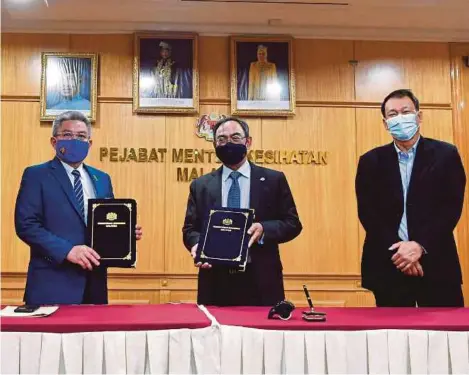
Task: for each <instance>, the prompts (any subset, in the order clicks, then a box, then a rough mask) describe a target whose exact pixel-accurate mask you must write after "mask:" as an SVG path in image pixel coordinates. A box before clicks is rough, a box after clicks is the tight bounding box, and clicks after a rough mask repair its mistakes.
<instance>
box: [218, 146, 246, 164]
mask: <svg viewBox="0 0 469 375" xmlns="http://www.w3.org/2000/svg"><path fill="white" fill-rule="evenodd" d="M247 153H248V149H247V147H246V145H243V144H242V143H231V142H228V143H227V144H225V145H223V146H217V147H216V148H215V154H216V155H217V157H218V159H220V160H221V162H222V163H223V164H225V165H236V164H238V163H240V162H241V160H243V159H244V157H245V156H246V154H247Z"/></svg>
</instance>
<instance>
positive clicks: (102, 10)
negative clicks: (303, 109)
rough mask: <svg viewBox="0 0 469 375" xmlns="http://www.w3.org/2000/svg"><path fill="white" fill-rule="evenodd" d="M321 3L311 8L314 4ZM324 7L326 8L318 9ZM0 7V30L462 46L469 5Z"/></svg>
mask: <svg viewBox="0 0 469 375" xmlns="http://www.w3.org/2000/svg"><path fill="white" fill-rule="evenodd" d="M319 2H321V3H322V4H314V3H319ZM325 2H327V3H330V4H329V5H326V4H324V3H325ZM47 3H48V6H47V5H46V1H45V0H2V31H3V32H5V31H7V32H28V31H30V32H66V33H68V32H70V33H72V32H73V33H115V32H133V31H139V30H164V31H193V32H198V33H201V34H208V35H220V34H222V35H223V34H291V35H294V36H297V37H312V38H336V39H337V38H338V39H383V40H422V41H427V40H428V41H434V40H435V41H469V0H391V1H389V0H47Z"/></svg>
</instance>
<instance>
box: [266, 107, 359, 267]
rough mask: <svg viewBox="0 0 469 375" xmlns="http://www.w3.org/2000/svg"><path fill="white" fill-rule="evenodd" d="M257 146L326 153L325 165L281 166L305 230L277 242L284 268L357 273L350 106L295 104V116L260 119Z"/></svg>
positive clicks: (356, 227)
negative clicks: (317, 106)
mask: <svg viewBox="0 0 469 375" xmlns="http://www.w3.org/2000/svg"><path fill="white" fill-rule="evenodd" d="M262 128H263V132H262V134H263V135H262V147H263V148H264V149H266V150H267V149H273V150H282V149H290V150H314V151H326V152H327V153H328V164H327V165H325V166H324V165H322V166H321V165H319V166H314V165H295V164H290V165H281V166H276V168H278V169H280V170H282V171H283V172H285V174H286V176H287V179H288V181H289V183H290V186H291V188H292V191H293V194H294V198H295V201H296V204H297V207H298V211H299V215H300V219H301V221H302V223H303V226H304V229H303V232H302V233H301V234H300V236H299V237H298V238H297V239H295V240H293V241H292V242H290V243H287V244H285V245H282V259H283V263H284V268H285V273H287V274H290V273H321V274H322V273H325V274H328V273H333V274H347V273H353V274H356V273H358V260H357V259H358V258H357V255H358V237H357V234H358V233H357V231H358V226H357V220H356V203H355V199H354V194H353V178H354V170H355V160H356V156H355V146H354V142H353V139H354V138H355V124H354V110H353V109H348V108H298V112H297V115H296V116H295V118H294V119H291V120H288V121H285V120H279V119H272V120H266V119H264V120H263V121H262Z"/></svg>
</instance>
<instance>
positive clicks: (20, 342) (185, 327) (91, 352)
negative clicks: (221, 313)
mask: <svg viewBox="0 0 469 375" xmlns="http://www.w3.org/2000/svg"><path fill="white" fill-rule="evenodd" d="M1 330H2V332H1V344H2V345H1V364H0V370H1V371H0V372H1V373H2V374H7V373H21V374H23V373H24V374H35V373H48V374H58V373H71V374H81V373H86V374H97V373H109V374H122V373H124V374H125V373H129V374H139V373H144V372H146V373H155V374H161V373H194V372H205V373H209V372H218V370H219V342H218V341H219V340H218V333H217V332H216V331H218V330H219V329H217V327H215V326H212V325H211V321H210V319H209V318H207V315H206V314H205V313H204V312H203V311H202V310H201V309H200V308H198V307H197V305H195V304H164V305H109V306H103V305H101V306H91V305H81V306H79V305H73V306H60V307H59V309H58V310H57V311H56V312H55V313H53V314H52V315H51V316H49V317H45V318H2V319H1ZM217 340H218V341H217Z"/></svg>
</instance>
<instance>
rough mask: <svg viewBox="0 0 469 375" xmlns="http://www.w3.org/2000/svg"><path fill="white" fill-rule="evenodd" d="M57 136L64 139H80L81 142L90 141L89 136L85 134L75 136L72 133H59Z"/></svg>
mask: <svg viewBox="0 0 469 375" xmlns="http://www.w3.org/2000/svg"><path fill="white" fill-rule="evenodd" d="M57 136H60V137H62V138H64V139H78V140H79V141H84V142H86V141H88V139H89V138H88V134H83V133H79V134H74V133H72V132H63V133H58V134H57Z"/></svg>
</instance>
